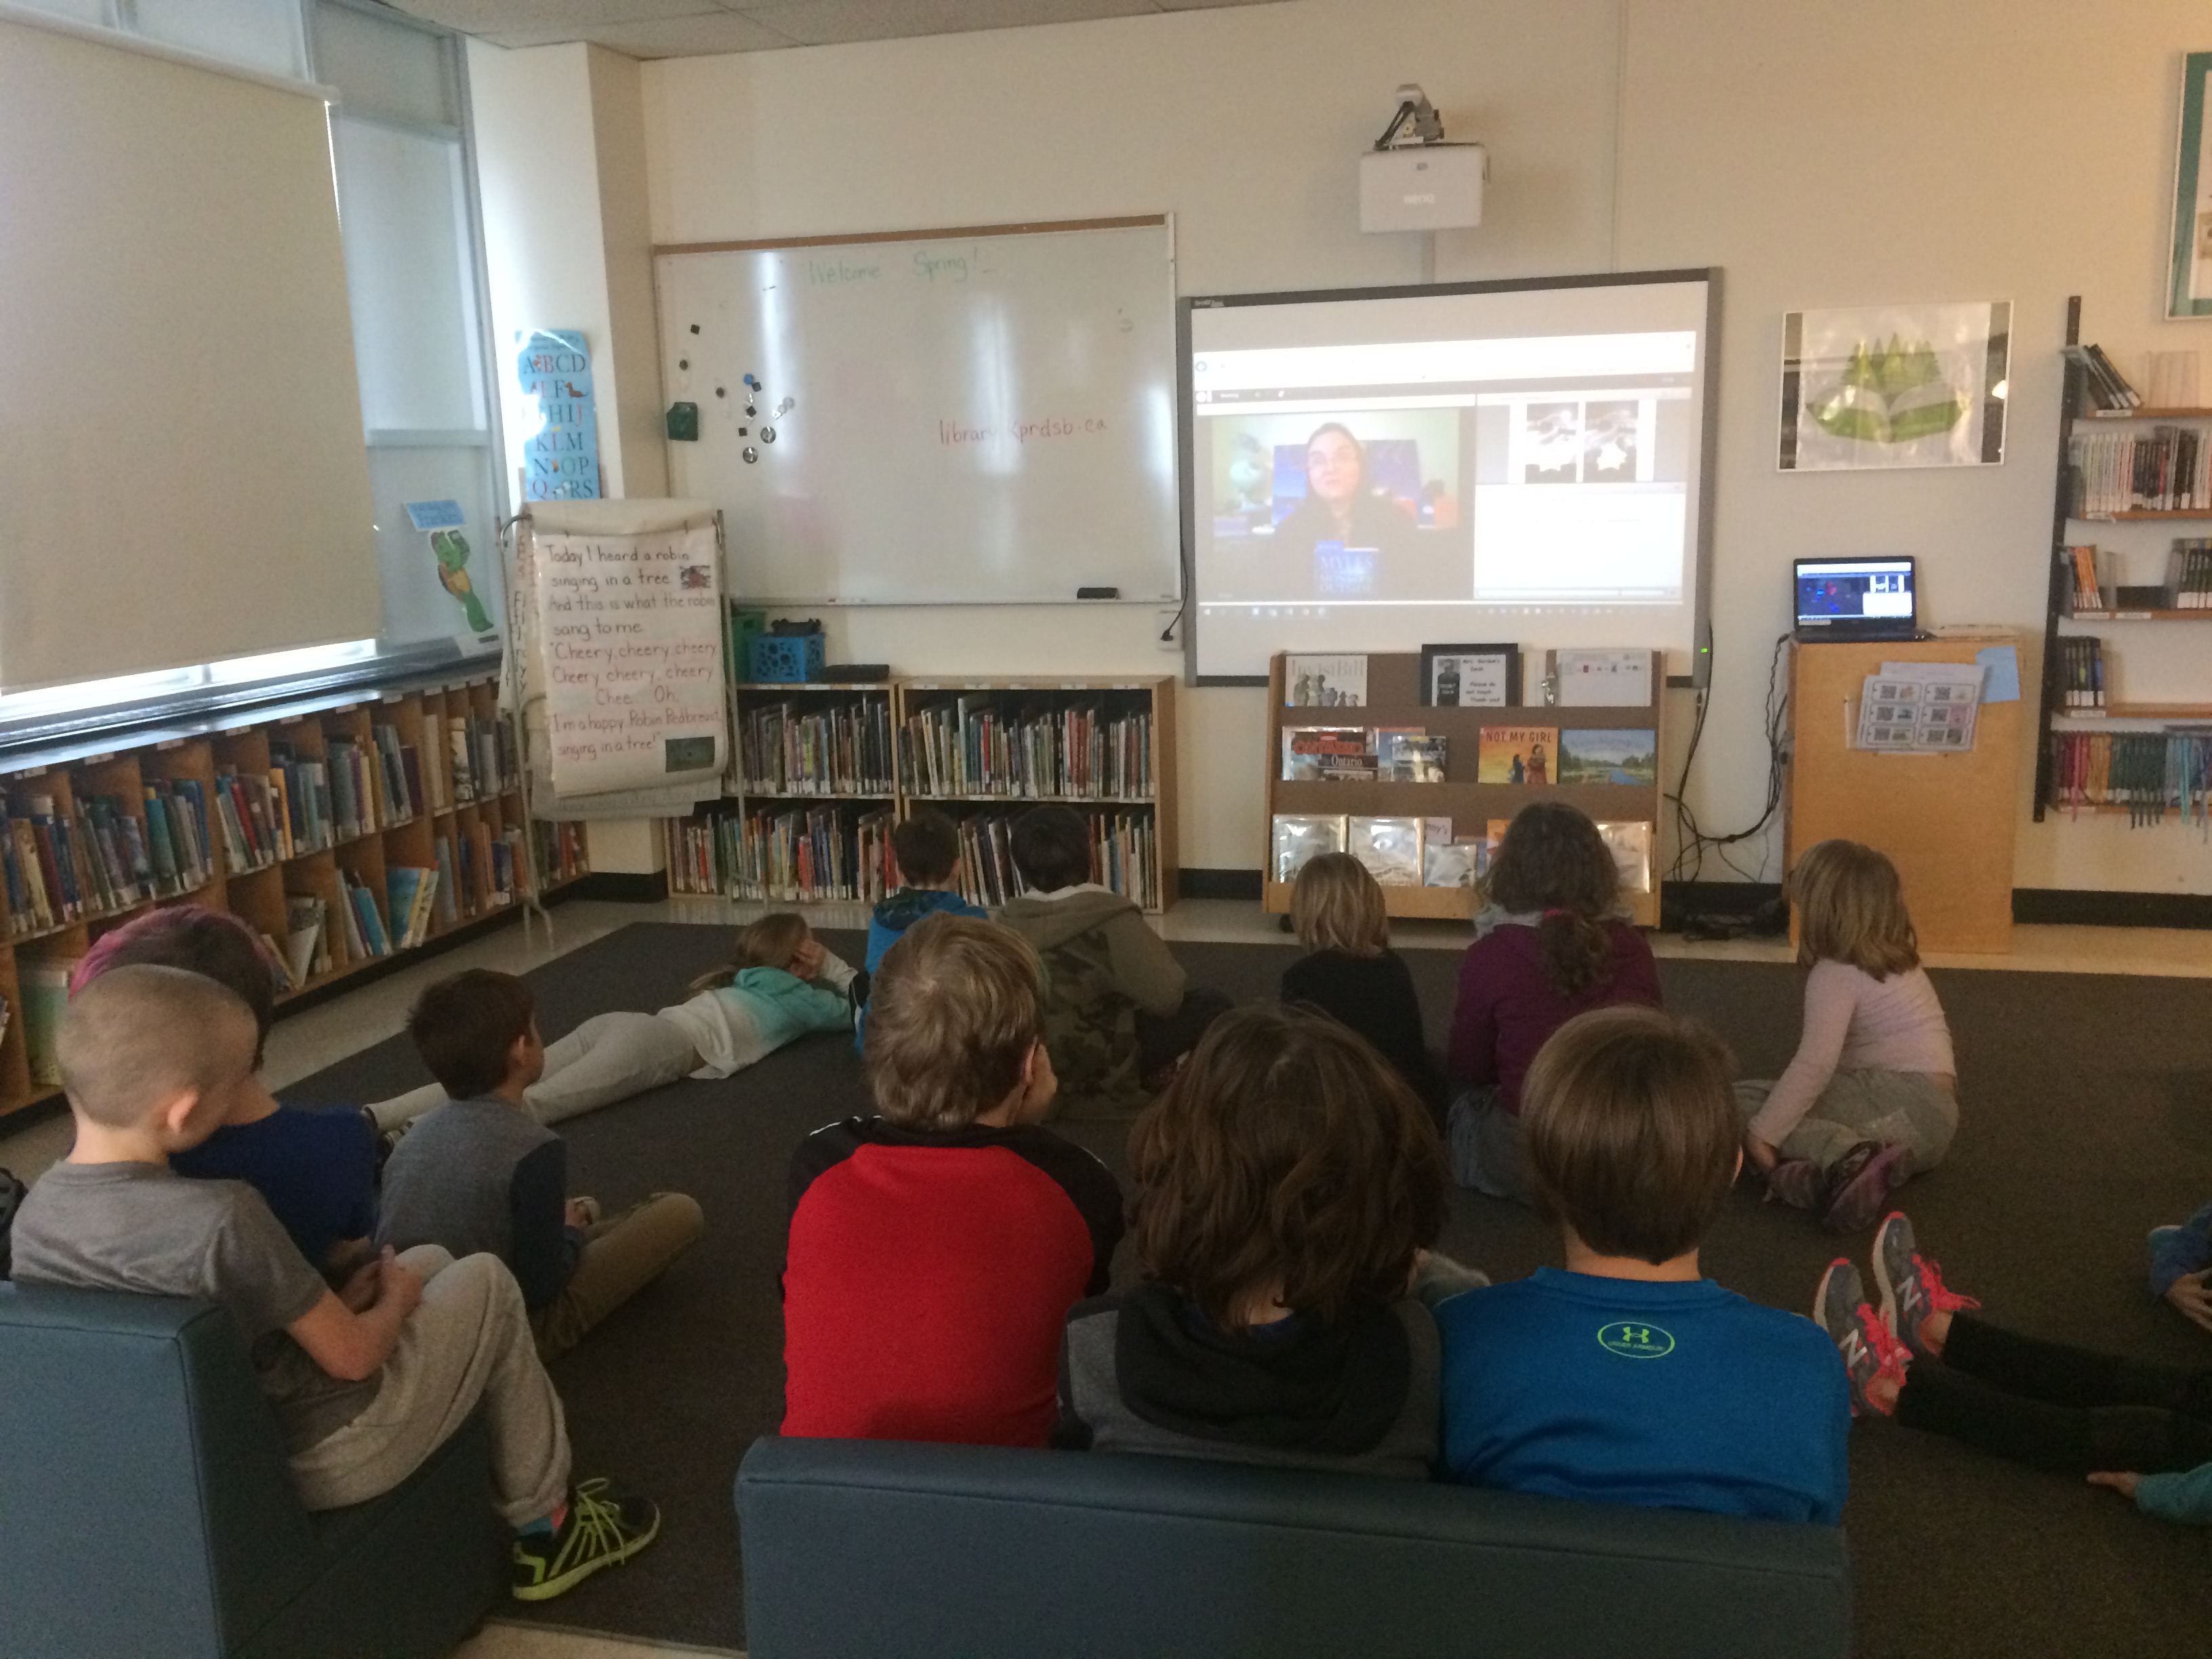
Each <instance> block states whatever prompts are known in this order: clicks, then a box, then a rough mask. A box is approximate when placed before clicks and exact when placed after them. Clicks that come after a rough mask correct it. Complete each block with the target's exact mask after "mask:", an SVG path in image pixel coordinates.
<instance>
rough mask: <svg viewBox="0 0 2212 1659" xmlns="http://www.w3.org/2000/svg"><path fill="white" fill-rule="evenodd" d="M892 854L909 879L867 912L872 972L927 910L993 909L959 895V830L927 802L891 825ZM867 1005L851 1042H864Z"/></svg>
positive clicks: (978, 913) (866, 964)
mask: <svg viewBox="0 0 2212 1659" xmlns="http://www.w3.org/2000/svg"><path fill="white" fill-rule="evenodd" d="M891 856H892V857H893V858H894V859H896V860H898V872H899V880H900V881H901V882H902V883H904V885H903V886H902V887H901V888H900V889H899V890H897V891H896V892H895V893H886V894H885V895H884V896H883V897H882V898H881V899H879V900H878V901H877V903H876V908H874V909H873V910H872V911H871V912H870V913H869V915H868V954H867V957H866V960H864V961H863V962H862V963H861V964H860V965H861V967H862V969H864V970H865V971H866V972H867V973H869V974H871V975H872V974H873V973H874V972H875V971H876V969H878V968H880V967H882V966H883V965H884V951H888V950H890V948H891V946H892V945H896V944H897V943H898V942H899V940H900V939H902V938H903V937H904V936H905V934H906V930H907V929H908V928H909V927H913V926H914V925H915V923H916V922H917V921H921V919H922V918H923V917H924V916H933V915H937V914H938V913H939V911H945V912H949V913H950V914H951V915H956V916H974V917H975V919H976V920H977V921H989V920H990V919H991V917H990V913H989V912H988V911H987V910H982V909H979V908H976V907H975V905H972V904H970V903H969V902H968V901H967V900H966V899H964V898H963V897H961V896H960V893H959V890H958V889H957V887H956V886H955V884H954V883H955V879H956V878H957V877H958V875H959V873H960V829H959V826H958V825H957V824H955V823H953V822H952V820H951V818H949V817H945V814H944V813H942V812H939V811H933V810H931V809H927V808H925V809H924V810H923V811H919V812H916V813H915V815H914V816H913V817H909V818H906V819H904V820H902V822H900V823H896V824H894V825H893V826H892V827H891ZM867 1014H868V1011H867V1008H866V1006H865V1000H864V1002H863V1006H862V1007H861V1009H860V1014H859V1016H858V1017H857V1018H855V1019H854V1022H853V1047H854V1048H856V1049H858V1048H865V1047H866V1041H867V1035H868V1026H867Z"/></svg>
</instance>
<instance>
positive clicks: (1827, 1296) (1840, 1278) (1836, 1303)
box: [1813, 1256, 1911, 1417]
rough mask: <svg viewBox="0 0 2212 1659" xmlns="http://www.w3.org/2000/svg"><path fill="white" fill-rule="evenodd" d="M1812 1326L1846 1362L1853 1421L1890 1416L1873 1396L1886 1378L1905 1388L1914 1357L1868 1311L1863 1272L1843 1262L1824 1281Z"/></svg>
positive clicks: (1815, 1299) (1816, 1297) (1817, 1295)
mask: <svg viewBox="0 0 2212 1659" xmlns="http://www.w3.org/2000/svg"><path fill="white" fill-rule="evenodd" d="M1813 1320H1814V1323H1815V1324H1817V1325H1819V1326H1820V1328H1821V1329H1822V1330H1824V1331H1826V1332H1827V1334H1828V1340H1830V1341H1831V1342H1833V1343H1834V1344H1835V1345H1836V1352H1838V1353H1840V1354H1842V1355H1843V1357H1844V1371H1845V1373H1846V1374H1847V1375H1848V1376H1850V1379H1851V1415H1852V1416H1853V1417H1861V1416H1863V1415H1865V1414H1866V1413H1868V1412H1872V1413H1874V1414H1875V1416H1877V1417H1887V1416H1888V1415H1889V1413H1890V1411H1891V1410H1892V1407H1888V1406H1882V1405H1879V1404H1877V1403H1875V1400H1874V1398H1873V1395H1872V1394H1871V1393H1870V1392H1869V1391H1870V1390H1871V1389H1872V1388H1873V1386H1874V1384H1875V1383H1877V1382H1879V1381H1881V1380H1882V1379H1884V1378H1887V1379H1888V1381H1889V1382H1890V1383H1893V1384H1894V1385H1895V1386H1896V1387H1898V1388H1900V1389H1901V1388H1903V1387H1904V1386H1905V1367H1906V1365H1908V1364H1910V1363H1911V1355H1910V1354H1909V1353H1907V1352H1905V1345H1904V1344H1903V1343H1901V1342H1899V1340H1897V1339H1896V1338H1895V1337H1894V1336H1893V1335H1891V1334H1890V1331H1889V1327H1888V1326H1887V1325H1885V1324H1883V1323H1882V1322H1881V1316H1879V1315H1877V1314H1876V1313H1875V1310H1874V1309H1873V1308H1872V1307H1871V1306H1869V1304H1868V1302H1867V1299H1866V1286H1865V1285H1864V1284H1863V1283H1862V1282H1861V1281H1860V1279H1859V1270H1858V1269H1857V1267H1853V1266H1851V1264H1850V1262H1849V1261H1846V1260H1844V1258H1843V1257H1842V1256H1838V1257H1837V1258H1836V1259H1835V1260H1834V1261H1832V1262H1830V1263H1829V1264H1828V1271H1827V1272H1826V1273H1822V1274H1821V1275H1820V1289H1819V1290H1817V1291H1814V1293H1813Z"/></svg>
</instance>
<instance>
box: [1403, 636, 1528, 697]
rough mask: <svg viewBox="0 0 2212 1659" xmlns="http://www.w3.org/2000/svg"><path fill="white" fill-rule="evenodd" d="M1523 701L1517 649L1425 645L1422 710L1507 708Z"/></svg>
mask: <svg viewBox="0 0 2212 1659" xmlns="http://www.w3.org/2000/svg"><path fill="white" fill-rule="evenodd" d="M1520 701H1521V647H1519V646H1517V645H1425V646H1423V647H1421V706H1422V707H1423V708H1506V707H1509V706H1510V705H1513V704H1517V703H1518V702H1520Z"/></svg>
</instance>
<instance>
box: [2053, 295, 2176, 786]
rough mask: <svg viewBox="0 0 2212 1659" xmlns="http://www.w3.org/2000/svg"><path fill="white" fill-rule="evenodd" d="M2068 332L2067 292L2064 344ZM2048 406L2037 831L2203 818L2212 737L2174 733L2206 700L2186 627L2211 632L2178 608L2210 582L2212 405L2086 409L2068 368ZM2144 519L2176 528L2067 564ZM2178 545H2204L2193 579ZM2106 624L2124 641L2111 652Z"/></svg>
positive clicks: (2074, 330) (2071, 334) (2129, 533)
mask: <svg viewBox="0 0 2212 1659" xmlns="http://www.w3.org/2000/svg"><path fill="white" fill-rule="evenodd" d="M2080 339H2081V299H2080V296H2078V295H2076V296H2075V298H2073V299H2072V300H2070V301H2069V302H2068V305H2067V316H2066V343H2067V344H2068V345H2069V346H2073V345H2075V344H2078V343H2079V342H2080ZM2061 395H2062V401H2061V404H2060V410H2059V414H2060V419H2059V439H2058V456H2057V488H2056V490H2055V493H2054V499H2053V503H2052V507H2051V567H2050V569H2051V574H2050V585H2049V592H2048V597H2047V602H2046V605H2045V622H2044V653H2043V683H2042V687H2041V698H2040V708H2039V715H2038V724H2037V733H2036V762H2035V799H2034V808H2033V811H2034V817H2035V821H2036V822H2038V823H2041V822H2043V821H2044V819H2045V817H2046V816H2047V815H2049V814H2051V813H2053V812H2057V813H2061V814H2063V815H2066V816H2073V815H2075V814H2080V813H2091V814H2096V813H2106V812H2110V813H2118V812H2125V813H2127V814H2129V815H2130V818H2131V819H2132V820H2133V821H2134V822H2136V823H2157V822H2160V821H2161V820H2163V819H2164V818H2165V817H2167V816H2168V815H2169V814H2172V816H2173V817H2176V818H2177V819H2179V820H2182V821H2196V822H2200V823H2201V822H2202V821H2203V819H2204V817H2206V811H2207V806H2208V794H2209V793H2212V733H2207V732H2203V731H2202V730H2197V731H2191V730H2189V729H2187V728H2188V727H2190V726H2200V727H2201V726H2203V723H2205V722H2208V721H2212V701H2206V700H2203V699H2202V698H2198V697H2192V696H2191V695H2190V694H2191V693H2192V692H2195V691H2197V690H2199V689H2200V688H2202V689H2204V690H2212V678H2208V675H2207V673H2206V668H2207V665H2208V663H2212V657H2208V656H2207V654H2206V653H2205V651H2204V649H2203V642H2202V636H2200V635H2197V634H2196V633H2195V632H2194V631H2193V630H2192V628H2191V624H2201V623H2212V605H2191V604H2190V603H2189V602H2188V599H2189V598H2190V597H2191V595H2190V594H2189V593H2188V592H2186V591H2185V590H2187V589H2190V588H2195V589H2197V591H2198V592H2205V583H2206V580H2207V579H2208V578H2212V408H2150V407H2145V406H2142V405H2137V406H2136V407H2135V408H2132V409H2124V410H2123V409H2099V408H2095V407H2093V402H2094V399H2093V397H2092V395H2091V386H2090V380H2089V374H2088V371H2087V369H2086V368H2084V367H2083V366H2082V365H2081V364H2080V363H2078V362H2073V361H2069V362H2067V364H2066V365H2065V372H2064V376H2063V392H2062V394H2061ZM2143 524H2156V525H2159V526H2174V527H2177V528H2180V527H2185V526H2186V527H2189V528H2187V529H2185V530H2184V533H2182V534H2180V535H2179V536H2174V537H2171V538H2161V537H2160V536H2159V535H2158V534H2157V533H2156V532H2146V531H2138V530H2127V529H2122V530H2118V531H2117V532H2115V533H2114V534H2113V535H2112V538H2111V540H2110V541H2109V543H2102V542H2100V543H2099V544H2097V546H2096V548H2095V550H2094V551H2093V553H2091V554H2090V555H2089V556H2088V558H2087V568H2086V571H2085V569H2084V567H2083V565H2082V564H2081V562H2079V561H2077V559H2076V557H2075V549H2077V548H2080V547H2083V546H2087V545H2088V544H2089V533H2087V527H2088V526H2135V525H2143ZM2184 544H2196V545H2197V547H2198V548H2199V549H2201V550H2202V551H2201V552H2200V553H2199V554H2197V555H2196V556H2197V558H2198V559H2199V561H2200V562H2198V563H2197V565H2196V566H2195V567H2194V568H2193V570H2192V567H2191V565H2190V563H2189V562H2188V560H2189V558H2190V557H2191V555H2190V554H2188V553H2187V552H2186V551H2185V545H2184ZM2092 580H2093V581H2094V583H2095V585H2096V591H2095V592H2094V593H2093V594H2092V593H2091V592H2089V583H2090V581H2092ZM2087 599H2094V600H2095V603H2093V604H2091V603H2086V602H2085V601H2086V600H2087ZM2106 629H2119V630H2120V631H2121V637H2122V638H2123V639H2124V641H2125V644H2124V646H2122V647H2119V648H2118V649H2114V648H2112V643H2113V642H2112V641H2111V640H2109V639H2108V638H2107V636H2106V632H2105V630H2106ZM2085 669H2086V671H2087V683H2086V684H2085V678H2084V670H2085ZM2130 691H2132V695H2130V694H2129V693H2130Z"/></svg>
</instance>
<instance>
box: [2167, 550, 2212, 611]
mask: <svg viewBox="0 0 2212 1659" xmlns="http://www.w3.org/2000/svg"><path fill="white" fill-rule="evenodd" d="M2166 608H2167V609H2169V610H2172V611H2212V540H2209V539H2204V538H2189V537H2179V536H2178V537H2176V538H2174V542H2173V545H2172V548H2170V549H2169V550H2167V552H2166Z"/></svg>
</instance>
